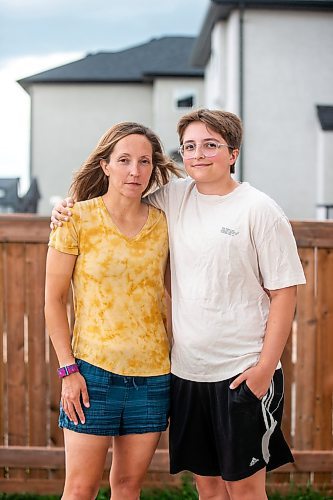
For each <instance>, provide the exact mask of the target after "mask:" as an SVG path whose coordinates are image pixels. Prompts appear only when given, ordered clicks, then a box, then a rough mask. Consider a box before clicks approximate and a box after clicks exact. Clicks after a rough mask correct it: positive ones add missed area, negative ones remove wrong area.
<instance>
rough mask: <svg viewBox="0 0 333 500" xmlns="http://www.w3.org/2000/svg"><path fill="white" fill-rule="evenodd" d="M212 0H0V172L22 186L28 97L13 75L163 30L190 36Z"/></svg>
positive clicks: (25, 177) (24, 185)
mask: <svg viewBox="0 0 333 500" xmlns="http://www.w3.org/2000/svg"><path fill="white" fill-rule="evenodd" d="M209 4H210V0H162V1H161V0H120V1H117V0H94V1H93V2H92V0H71V1H70V2H69V1H68V0H0V177H20V179H21V181H20V187H21V194H22V193H24V192H25V191H26V189H27V188H28V170H29V147H30V145H29V139H30V98H29V96H28V94H27V93H26V92H25V91H24V90H23V89H22V88H21V87H20V85H19V84H18V83H17V82H16V80H18V79H20V78H24V77H27V76H30V75H34V74H36V73H39V72H40V71H44V70H47V69H51V68H55V67H57V66H61V65H62V64H65V63H68V62H71V61H75V60H77V59H80V58H82V57H84V56H85V55H86V54H88V53H96V52H100V51H117V50H120V49H124V48H128V47H132V46H135V45H139V44H141V43H145V42H147V41H149V40H150V39H152V38H158V37H161V36H165V35H191V36H196V35H197V34H198V33H199V31H200V28H201V26H202V23H203V20H204V18H205V15H206V13H207V10H208V7H209Z"/></svg>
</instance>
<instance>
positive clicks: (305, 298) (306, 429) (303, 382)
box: [293, 248, 317, 484]
mask: <svg viewBox="0 0 333 500" xmlns="http://www.w3.org/2000/svg"><path fill="white" fill-rule="evenodd" d="M299 254H300V257H301V260H302V265H303V269H304V273H305V276H306V283H307V284H306V286H300V287H298V301H297V311H296V318H297V353H296V355H297V361H296V366H295V370H296V381H297V383H296V408H295V436H294V443H293V446H294V448H296V449H297V450H311V449H313V417H314V404H315V386H314V380H315V373H316V325H317V321H316V312H315V289H316V283H315V278H316V273H315V264H316V263H315V252H314V249H313V248H306V249H305V248H301V249H300V250H299ZM305 395H306V397H305ZM297 482H300V483H303V484H304V483H305V484H306V483H308V482H310V474H309V473H308V474H307V473H299V474H297V475H296V477H295V483H297Z"/></svg>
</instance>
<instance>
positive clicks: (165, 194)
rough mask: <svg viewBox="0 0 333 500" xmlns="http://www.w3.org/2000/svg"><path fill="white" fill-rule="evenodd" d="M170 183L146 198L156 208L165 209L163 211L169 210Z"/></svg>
mask: <svg viewBox="0 0 333 500" xmlns="http://www.w3.org/2000/svg"><path fill="white" fill-rule="evenodd" d="M169 187H170V186H169V184H166V185H165V186H162V187H160V188H159V189H157V190H156V191H154V192H153V193H151V194H148V196H146V198H145V200H146V201H147V202H148V203H150V205H153V207H155V208H159V209H160V210H163V212H167V210H168V205H169V203H168V198H169Z"/></svg>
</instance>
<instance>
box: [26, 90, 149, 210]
mask: <svg viewBox="0 0 333 500" xmlns="http://www.w3.org/2000/svg"><path fill="white" fill-rule="evenodd" d="M30 93H31V100H32V106H31V110H32V115H31V120H32V127H31V128H32V141H31V170H32V175H33V176H36V177H37V178H38V183H39V187H40V191H41V195H42V199H41V201H40V204H39V212H40V213H41V214H49V213H50V209H51V205H50V201H49V200H50V198H51V197H52V196H57V195H59V196H64V195H66V193H67V191H68V188H69V185H70V183H71V180H72V176H73V172H74V171H75V170H77V169H78V168H79V167H80V165H81V164H82V162H83V161H84V160H85V159H86V157H87V156H88V154H89V153H90V151H91V150H92V149H93V148H94V147H95V145H96V143H97V141H98V139H99V138H100V137H101V135H102V134H103V133H104V132H105V131H106V130H107V129H108V128H109V127H111V126H112V125H113V124H115V123H117V122H119V121H125V120H130V121H138V122H142V123H144V124H147V125H148V126H152V125H153V115H152V86H151V85H149V84H147V85H144V84H119V85H118V84H113V85H108V84H105V85H101V84H99V85H97V84H96V85H92V84H79V85H75V84H71V85H68V84H66V85H65V84H63V85H62V84H56V85H54V84H47V85H46V84H43V85H36V84H35V85H34V86H33V88H32V89H31V92H30Z"/></svg>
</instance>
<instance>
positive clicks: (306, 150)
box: [192, 0, 333, 219]
mask: <svg viewBox="0 0 333 500" xmlns="http://www.w3.org/2000/svg"><path fill="white" fill-rule="evenodd" d="M192 64H194V65H195V66H196V67H199V68H203V69H204V71H205V91H204V92H205V104H206V106H207V107H211V108H223V109H227V110H229V111H233V112H235V113H238V114H240V115H241V117H242V119H243V122H244V129H245V138H244V145H243V148H242V154H241V158H240V161H239V162H238V165H236V170H237V169H238V171H237V175H238V177H239V178H240V179H242V180H246V181H249V182H250V183H251V184H253V185H254V186H256V187H257V188H259V189H261V190H263V191H265V192H266V193H268V194H269V195H271V196H272V197H273V198H274V199H275V200H276V201H277V202H278V203H279V204H280V205H281V206H282V207H283V208H284V210H285V211H286V213H287V215H288V216H289V217H290V218H299V219H300V218H301V219H306V218H316V217H318V218H320V217H322V218H325V217H326V216H327V215H328V210H326V208H325V207H327V205H331V204H333V143H332V142H333V131H332V106H333V1H330V0H317V1H316V0H278V1H273V0H256V1H252V0H242V1H241V0H212V1H211V4H210V7H209V9H208V11H207V14H206V17H205V20H204V22H203V25H202V28H201V31H200V33H199V35H198V38H197V41H196V44H195V47H194V50H193V54H192ZM324 112H325V113H326V115H325V116H328V115H330V121H329V119H328V118H327V120H328V121H329V123H330V125H329V126H327V127H326V128H325V127H323V122H324V121H325V120H324V118H323V113H324ZM327 120H326V121H327ZM332 212H333V211H331V215H332V216H333V213H332Z"/></svg>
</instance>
